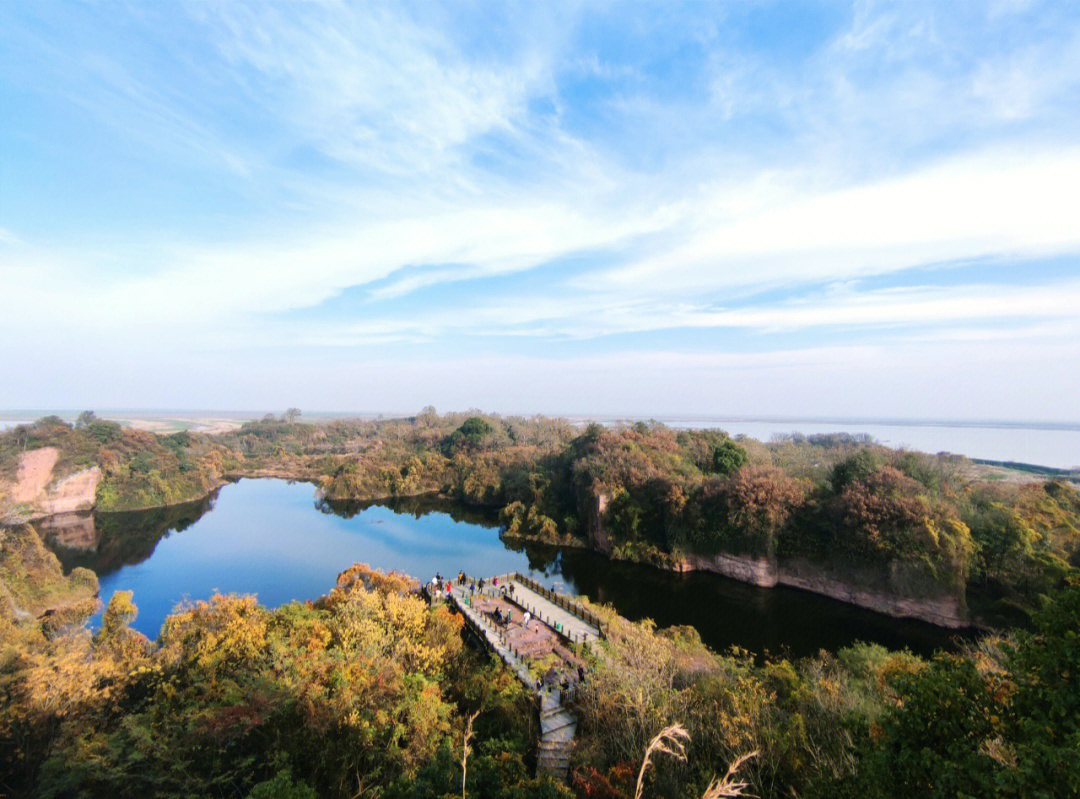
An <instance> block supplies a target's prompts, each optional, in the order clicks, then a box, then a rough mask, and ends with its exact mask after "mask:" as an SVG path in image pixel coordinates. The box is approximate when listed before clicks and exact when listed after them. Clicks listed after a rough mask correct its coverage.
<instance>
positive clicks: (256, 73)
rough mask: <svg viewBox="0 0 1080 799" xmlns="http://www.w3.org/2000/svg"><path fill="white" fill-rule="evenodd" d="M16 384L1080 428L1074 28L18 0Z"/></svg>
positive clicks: (1, 80) (843, 14)
mask: <svg viewBox="0 0 1080 799" xmlns="http://www.w3.org/2000/svg"><path fill="white" fill-rule="evenodd" d="M0 370H2V372H3V374H4V379H3V381H2V388H0V410H2V409H15V408H81V407H98V408H104V407H110V408H121V407H128V408H188V409H237V410H258V409H281V408H284V407H288V406H293V405H295V406H299V407H301V408H304V409H308V410H327V411H330V410H334V411H349V410H354V411H361V410H363V411H410V410H416V409H419V408H420V407H421V406H424V405H427V404H434V405H435V406H436V407H438V408H439V409H440V410H451V409H464V408H469V407H479V408H483V409H485V410H491V411H498V412H508V413H509V412H512V413H532V412H542V413H575V414H578V413H580V414H588V413H596V414H627V415H640V416H663V415H672V414H700V415H708V416H718V415H725V414H730V415H772V416H782V415H791V416H800V417H806V416H829V417H842V416H863V417H897V416H900V417H905V418H954V419H988V418H992V419H1040V420H1059V421H1080V416H1078V414H1080V410H1078V405H1077V402H1076V397H1077V396H1080V5H1078V4H1077V3H1075V2H1045V3H1040V2H1035V1H1033V2H1022V1H1020V0H1012V1H1011V2H1008V1H1005V0H1001V1H999V2H985V3H978V2H971V3H948V4H942V3H937V2H926V3H922V2H902V3H878V2H855V3H851V2H846V3H828V2H826V3H813V4H811V3H806V4H801V3H768V2H726V3H720V2H717V3H693V4H685V5H682V4H676V3H673V2H672V3H653V4H645V3H628V4H616V3H566V4H562V3H485V2H467V3H447V4H445V5H441V6H440V5H436V4H435V3H430V2H419V3H407V2H406V3H390V4H380V3H363V4H360V3H357V4H351V3H339V2H310V3H269V4H267V3H248V2H242V1H241V0H231V1H230V2H228V3H218V2H190V3H186V2H182V3H121V2H68V3H59V2H57V3H30V2H23V3H18V2H16V3H5V4H2V5H0Z"/></svg>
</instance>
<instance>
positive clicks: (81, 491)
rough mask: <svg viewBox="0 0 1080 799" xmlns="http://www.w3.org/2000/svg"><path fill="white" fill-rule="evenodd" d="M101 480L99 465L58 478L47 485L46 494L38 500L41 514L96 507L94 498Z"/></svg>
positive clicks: (72, 511)
mask: <svg viewBox="0 0 1080 799" xmlns="http://www.w3.org/2000/svg"><path fill="white" fill-rule="evenodd" d="M100 482H101V469H99V468H98V467H97V466H93V467H91V468H89V469H83V470H82V471H81V472H75V473H74V474H69V475H68V476H67V477H64V478H63V479H61V480H57V481H56V482H55V483H54V484H52V485H51V486H47V487H46V489H45V495H44V496H43V497H41V499H40V500H39V502H38V504H39V506H40V508H41V514H42V515H43V516H53V515H55V514H58V513H76V512H77V511H85V510H90V509H91V508H93V507H94V499H95V497H96V496H97V487H98V483H100Z"/></svg>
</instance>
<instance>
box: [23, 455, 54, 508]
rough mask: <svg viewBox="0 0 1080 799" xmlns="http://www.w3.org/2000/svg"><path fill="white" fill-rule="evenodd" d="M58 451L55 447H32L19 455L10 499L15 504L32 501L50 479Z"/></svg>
mask: <svg viewBox="0 0 1080 799" xmlns="http://www.w3.org/2000/svg"><path fill="white" fill-rule="evenodd" d="M58 456H59V453H58V452H57V451H56V448H55V447H42V448H41V449H32V450H30V451H29V452H24V453H22V454H21V455H19V472H18V477H16V478H15V487H14V489H13V490H12V492H11V499H12V501H13V502H15V503H16V504H19V503H22V502H33V501H34V499H36V498H37V496H38V495H39V494H40V493H41V492H42V491H44V490H45V486H46V485H48V484H49V480H51V479H52V473H53V466H55V465H56V459H57V457H58Z"/></svg>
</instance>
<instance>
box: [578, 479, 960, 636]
mask: <svg viewBox="0 0 1080 799" xmlns="http://www.w3.org/2000/svg"><path fill="white" fill-rule="evenodd" d="M607 504H608V501H607V497H606V496H605V495H603V494H598V495H597V497H596V506H595V509H594V512H595V516H594V517H593V518H592V519H590V520H589V524H588V531H589V543H590V545H591V546H592V548H593V549H596V550H598V551H600V552H603V553H605V554H607V555H613V550H614V542H613V541H612V539H611V536H610V534H608V533H607V532H606V531H605V530H604V524H603V517H604V512H605V510H606V509H607ZM650 562H651V563H652V564H653V565H655V566H658V567H659V568H670V569H673V570H674V571H678V572H692V571H704V572H712V573H714V574H720V575H723V576H724V577H730V578H732V579H733V580H739V581H741V582H744V583H751V584H752V585H757V586H761V587H762V588H773V587H775V586H777V585H784V586H789V587H791V588H798V589H800V590H803V591H810V592H812V593H815V594H822V595H824V596H827V597H831V598H832V599H837V600H839V601H841V602H847V603H849V604H852V605H857V606H858V607H861V608H866V609H868V610H873V611H877V612H878V613H884V614H886V615H889V616H894V617H897V618H912V619H920V620H922V621H927V622H930V623H931V624H936V625H939V626H941V627H949V628H952V629H958V628H961V627H966V626H968V623H969V620H968V613H967V606H966V604H965V602H964V598H963V592H962V590H960V591H957V592H955V593H953V592H949V591H948V590H947V589H945V588H943V587H942V586H941V585H940V584H938V583H937V582H936V581H935V580H934V579H933V577H932V576H931V575H929V574H927V573H926V572H925V571H924V570H920V569H919V568H918V567H916V566H910V565H907V564H902V563H892V564H890V565H888V566H882V567H880V568H874V567H866V568H862V569H858V568H851V567H845V566H841V565H838V564H829V563H816V562H812V561H806V560H787V561H785V560H779V559H777V558H775V557H765V556H757V555H740V554H732V553H724V552H722V553H718V554H715V555H694V554H681V555H677V556H671V557H669V558H666V559H665V560H663V561H657V560H655V559H654V560H650Z"/></svg>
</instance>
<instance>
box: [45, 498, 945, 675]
mask: <svg viewBox="0 0 1080 799" xmlns="http://www.w3.org/2000/svg"><path fill="white" fill-rule="evenodd" d="M82 522H83V526H82V527H79V526H78V525H75V526H70V525H69V526H67V527H63V528H56V527H53V528H50V527H49V526H47V525H45V526H43V529H42V532H43V534H44V535H45V537H46V541H47V542H48V543H49V545H50V546H51V547H52V548H53V550H54V551H55V552H56V553H57V555H58V557H59V558H60V560H61V563H63V565H64V568H65V569H66V570H70V569H72V568H74V567H75V566H86V567H88V568H91V569H93V570H94V571H96V572H97V573H98V576H99V578H100V582H101V598H102V600H103V602H105V603H107V602H108V601H109V598H110V597H111V596H112V594H113V593H114V592H115V591H118V590H130V591H133V592H134V600H135V604H136V605H137V606H138V608H139V616H138V618H137V619H136V621H135V622H134V625H133V626H134V627H135V628H136V629H138V630H139V631H140V632H143V633H145V634H146V635H147V636H149V637H151V638H154V637H156V636H157V634H158V631H159V630H160V629H161V625H162V623H163V622H164V620H165V617H166V615H167V614H168V613H169V612H171V611H172V609H173V608H174V607H175V605H176V604H177V603H178V602H181V601H183V600H198V599H207V598H209V597H210V596H211V595H212V594H213V593H214V592H215V591H220V592H226V593H229V592H233V593H242V594H249V593H250V594H255V595H257V596H258V598H259V601H260V602H262V603H263V604H265V605H267V606H270V607H277V606H279V605H281V604H284V603H287V602H289V601H292V600H306V599H315V598H316V597H318V596H321V595H322V594H325V593H326V592H328V591H329V590H330V589H331V588H332V587H333V586H334V584H335V581H336V579H337V575H338V574H339V573H340V572H342V571H344V570H345V569H346V568H348V567H349V566H351V565H352V564H353V563H354V562H363V563H367V564H369V565H371V566H374V567H376V568H379V569H383V570H391V569H396V570H398V571H402V572H405V573H407V574H410V575H412V576H414V577H416V578H418V579H421V580H429V579H431V577H432V575H434V574H435V572H441V573H442V574H443V575H444V576H449V575H456V574H457V572H458V570H459V569H464V570H465V571H466V572H467V573H469V574H472V575H476V576H490V575H493V574H501V573H504V572H511V571H519V572H521V573H523V574H528V575H530V576H532V577H533V578H534V579H536V580H538V581H540V582H541V583H543V584H544V585H548V586H552V587H554V588H556V589H558V590H561V591H565V592H568V593H571V594H584V595H586V596H588V597H589V598H590V599H592V600H595V601H599V602H604V603H609V604H611V605H612V606H613V607H614V608H615V609H616V610H617V611H618V612H619V613H621V614H622V615H624V616H626V617H628V618H630V619H635V620H637V619H642V618H652V619H654V620H655V621H656V622H657V624H658V625H659V626H662V627H663V626H670V625H677V624H686V625H691V626H693V627H695V628H696V629H697V630H698V631H699V633H700V634H701V637H702V639H703V640H704V641H705V642H706V643H707V644H709V645H710V646H712V647H713V648H714V649H718V650H720V649H725V648H727V647H728V646H731V645H737V646H740V647H742V648H744V649H747V650H750V651H751V652H755V653H759V654H760V653H762V652H764V651H766V650H768V651H771V652H774V653H778V652H788V653H790V654H791V655H793V656H802V655H808V654H813V653H815V652H817V651H818V650H819V649H822V648H824V649H829V650H835V649H837V648H839V647H842V646H845V645H847V644H849V643H851V642H853V641H856V640H868V641H875V642H878V643H881V644H884V645H886V646H889V647H890V648H899V647H905V646H906V647H909V648H910V649H912V650H913V651H916V652H919V653H923V654H927V653H929V652H931V651H933V650H934V649H936V648H938V647H942V646H947V645H949V643H950V641H951V638H952V633H950V632H949V631H947V630H942V629H940V628H937V627H934V626H933V625H930V624H925V623H922V622H916V621H909V620H899V619H893V618H890V617H888V616H884V615H881V614H877V613H873V612H870V611H866V610H861V609H859V608H855V607H852V606H850V605H846V604H844V603H841V602H836V601H834V600H830V599H827V598H825V597H821V596H817V595H815V594H810V593H806V592H803V591H797V590H795V589H789V588H775V589H763V588H756V587H754V586H750V585H746V584H744V583H740V582H738V581H735V580H730V579H727V578H724V577H720V576H718V575H712V574H687V575H680V574H674V573H671V572H666V571H662V570H660V569H655V568H652V567H650V566H644V565H640V564H628V563H618V562H612V561H609V560H607V559H606V558H604V557H603V556H602V555H599V554H597V553H593V552H586V551H583V550H573V549H564V550H560V549H558V548H554V547H545V546H528V547H523V546H514V545H511V544H509V543H506V542H503V541H502V540H501V539H500V537H499V529H498V526H497V522H496V520H495V518H494V516H493V515H492V514H491V513H487V512H483V511H476V510H471V509H467V508H463V507H462V506H460V505H457V504H456V503H450V502H446V501H439V500H438V499H435V498H422V499H419V500H407V501H403V502H399V503H395V504H393V505H386V504H372V503H327V502H321V501H319V500H318V499H317V497H316V495H315V491H314V488H313V487H312V486H311V485H309V484H306V483H290V482H288V481H285V480H269V479H267V480H241V481H239V482H237V483H232V484H229V485H226V486H224V487H223V488H222V489H221V490H220V491H219V492H217V493H216V494H215V495H214V496H213V497H210V498H208V499H206V500H204V501H202V502H197V503H191V504H189V505H183V506H178V507H174V508H164V509H157V510H150V511H139V512H131V513H108V514H106V513H99V514H96V515H95V516H94V517H92V518H89V517H86V518H84V519H83V520H82ZM99 623H100V616H99V617H97V618H95V619H94V620H93V621H92V624H94V625H97V624H99Z"/></svg>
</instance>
